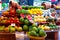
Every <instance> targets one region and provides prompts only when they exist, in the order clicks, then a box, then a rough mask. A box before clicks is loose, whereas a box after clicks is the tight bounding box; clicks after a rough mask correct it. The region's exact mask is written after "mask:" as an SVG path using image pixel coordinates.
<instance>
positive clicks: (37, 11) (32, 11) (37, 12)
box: [28, 9, 43, 15]
mask: <svg viewBox="0 0 60 40" xmlns="http://www.w3.org/2000/svg"><path fill="white" fill-rule="evenodd" d="M28 11H29V12H30V14H40V15H42V14H43V12H42V10H41V9H29V10H28Z"/></svg>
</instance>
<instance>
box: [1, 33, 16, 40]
mask: <svg viewBox="0 0 60 40" xmlns="http://www.w3.org/2000/svg"><path fill="white" fill-rule="evenodd" d="M0 40H16V37H15V34H12V33H0Z"/></svg>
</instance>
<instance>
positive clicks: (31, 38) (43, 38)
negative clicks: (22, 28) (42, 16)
mask: <svg viewBox="0 0 60 40" xmlns="http://www.w3.org/2000/svg"><path fill="white" fill-rule="evenodd" d="M29 38H30V40H45V38H46V36H44V37H33V36H29Z"/></svg>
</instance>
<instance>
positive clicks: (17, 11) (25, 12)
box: [16, 9, 30, 14]
mask: <svg viewBox="0 0 60 40" xmlns="http://www.w3.org/2000/svg"><path fill="white" fill-rule="evenodd" d="M16 13H17V14H30V13H29V11H27V10H24V9H22V10H19V9H17V10H16Z"/></svg>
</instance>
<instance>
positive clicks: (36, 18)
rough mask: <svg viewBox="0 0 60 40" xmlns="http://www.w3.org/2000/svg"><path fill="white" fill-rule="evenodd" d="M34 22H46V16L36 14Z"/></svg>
mask: <svg viewBox="0 0 60 40" xmlns="http://www.w3.org/2000/svg"><path fill="white" fill-rule="evenodd" d="M34 22H46V18H44V17H43V16H40V15H38V16H34Z"/></svg>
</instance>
